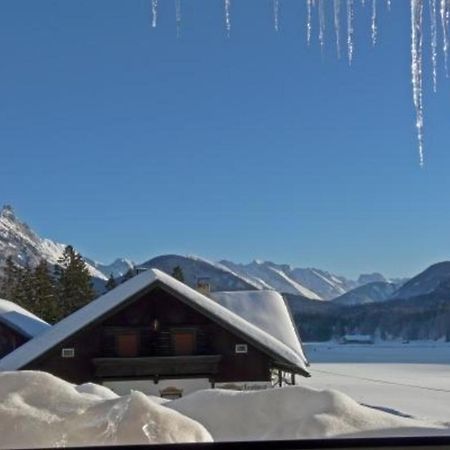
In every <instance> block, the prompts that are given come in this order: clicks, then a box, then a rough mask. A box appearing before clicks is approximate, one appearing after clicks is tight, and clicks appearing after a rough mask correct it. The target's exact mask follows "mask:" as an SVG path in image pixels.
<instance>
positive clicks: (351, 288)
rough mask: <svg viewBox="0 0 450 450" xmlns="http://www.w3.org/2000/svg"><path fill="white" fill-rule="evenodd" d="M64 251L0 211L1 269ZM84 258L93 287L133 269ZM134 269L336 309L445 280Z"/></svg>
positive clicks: (217, 267)
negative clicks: (325, 304) (316, 302)
mask: <svg viewBox="0 0 450 450" xmlns="http://www.w3.org/2000/svg"><path fill="white" fill-rule="evenodd" d="M64 248H65V244H62V243H58V242H54V241H52V240H51V239H45V238H42V237H40V236H39V235H38V234H37V233H36V232H34V231H33V230H32V228H31V227H29V226H28V225H27V224H26V223H25V222H23V221H22V220H21V219H20V218H19V217H17V215H16V214H15V213H14V210H13V208H12V207H10V206H5V207H3V208H2V209H1V210H0V268H1V267H2V266H3V265H4V263H5V261H6V258H7V257H8V256H11V257H12V258H13V259H14V261H15V262H16V263H17V264H19V265H21V266H24V265H26V264H29V265H31V266H33V265H36V264H37V263H38V262H39V260H41V259H45V260H46V261H48V263H49V264H57V262H58V259H59V258H60V257H61V255H62V252H63V250H64ZM75 248H76V246H75ZM84 256H85V260H86V263H87V265H88V268H89V271H90V273H91V275H92V276H93V277H94V279H95V280H96V286H101V285H102V284H101V283H104V282H105V281H106V280H107V279H108V278H109V276H110V275H111V274H112V275H113V276H114V277H116V278H120V277H122V276H123V275H124V274H125V273H126V272H127V271H128V270H130V269H131V268H133V267H135V266H136V264H134V263H133V262H132V261H130V260H128V259H125V258H118V259H116V260H115V261H114V262H113V263H111V264H103V263H99V262H95V261H93V260H92V259H90V258H89V257H88V256H86V255H84ZM137 266H139V267H147V268H148V267H156V268H159V269H161V270H163V271H165V272H167V273H172V271H173V269H174V267H176V266H180V267H181V268H182V270H183V274H184V277H185V281H186V283H187V284H189V285H191V286H194V287H195V286H196V284H197V281H198V279H199V278H208V279H209V282H210V284H211V287H212V289H213V290H243V289H273V290H276V291H278V292H281V293H283V294H290V295H294V296H300V297H302V298H306V299H311V300H319V301H320V300H322V301H323V300H332V299H333V300H334V302H336V303H337V304H340V305H358V304H367V303H373V302H382V301H386V300H389V299H400V298H409V297H413V296H418V295H424V294H427V293H430V292H432V291H433V290H435V289H436V288H437V287H438V286H439V284H440V283H441V282H442V281H445V280H447V279H450V262H441V263H438V264H435V265H433V266H431V267H429V268H428V269H426V270H425V271H424V272H422V273H421V274H419V275H417V276H415V277H413V278H412V279H411V280H409V281H407V280H390V279H386V278H385V277H384V276H383V275H382V274H380V273H373V274H362V275H360V276H359V277H358V279H356V280H351V279H348V278H346V277H343V276H340V275H336V274H333V273H330V272H327V271H324V270H321V269H316V268H297V267H292V266H289V265H286V264H276V263H273V262H270V261H252V262H250V263H248V264H240V263H236V262H233V261H227V260H222V261H220V262H212V261H208V260H205V259H203V258H200V257H196V256H181V255H160V256H157V257H155V258H152V259H149V260H148V261H146V262H144V263H141V264H138V265H137Z"/></svg>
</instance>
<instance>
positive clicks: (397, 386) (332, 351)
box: [301, 342, 450, 426]
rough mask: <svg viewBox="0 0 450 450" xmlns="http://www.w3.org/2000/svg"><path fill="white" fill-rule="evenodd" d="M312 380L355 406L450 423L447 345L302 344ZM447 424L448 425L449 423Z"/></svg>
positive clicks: (449, 350)
mask: <svg viewBox="0 0 450 450" xmlns="http://www.w3.org/2000/svg"><path fill="white" fill-rule="evenodd" d="M305 347H306V353H307V357H308V358H309V360H310V362H311V368H310V369H311V373H312V377H311V378H310V379H308V380H302V381H301V384H302V385H305V386H309V387H315V388H320V389H337V390H339V391H341V392H344V393H346V394H347V395H349V396H351V397H352V398H354V399H355V400H357V401H358V402H360V403H362V404H365V405H371V406H374V407H379V408H384V409H385V410H394V411H397V412H399V413H401V414H404V415H406V416H414V417H416V418H423V419H429V420H433V421H439V422H441V423H447V424H450V344H449V343H439V342H437V343H430V342H416V343H408V344H402V343H382V344H376V345H339V344H329V343H326V344H306V345H305ZM449 426H450V425H449Z"/></svg>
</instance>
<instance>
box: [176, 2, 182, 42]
mask: <svg viewBox="0 0 450 450" xmlns="http://www.w3.org/2000/svg"><path fill="white" fill-rule="evenodd" d="M175 20H176V22H177V38H179V37H180V36H181V0H175Z"/></svg>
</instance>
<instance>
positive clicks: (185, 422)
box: [0, 372, 449, 448]
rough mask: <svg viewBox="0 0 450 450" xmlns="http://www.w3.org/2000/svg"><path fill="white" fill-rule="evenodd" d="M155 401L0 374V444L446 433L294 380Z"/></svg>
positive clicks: (45, 377)
mask: <svg viewBox="0 0 450 450" xmlns="http://www.w3.org/2000/svg"><path fill="white" fill-rule="evenodd" d="M160 403H161V402H160V399H155V398H152V397H147V396H145V395H144V394H142V393H140V392H135V391H134V392H132V393H131V394H130V395H127V396H123V397H119V396H118V395H116V394H115V393H114V392H112V391H111V390H109V389H107V388H105V387H103V386H98V385H95V384H91V383H88V384H83V385H81V386H74V385H72V384H69V383H67V382H65V381H62V380H60V379H59V378H56V377H54V376H52V375H49V374H46V373H43V372H4V373H0V436H1V439H0V447H1V448H19V447H20V448H33V447H34V448H42V447H55V446H59V447H63V446H83V445H114V444H117V445H119V444H148V443H172V442H209V441H211V440H212V439H213V438H214V440H217V441H223V440H249V439H251V440H259V439H299V438H315V437H320V438H322V437H331V436H342V435H355V436H374V435H382V436H387V435H391V436H392V435H411V434H416V435H417V434H426V435H429V434H435V433H448V432H449V430H448V428H447V429H446V428H444V427H443V426H440V425H437V424H433V423H426V422H419V421H417V420H413V419H407V418H402V417H398V416H394V415H391V414H387V413H385V412H382V411H377V410H374V409H370V408H367V407H364V406H361V405H359V404H358V403H356V402H355V401H354V400H352V399H351V398H349V397H347V396H346V395H344V394H341V393H339V392H335V391H318V390H313V389H308V388H303V387H300V386H297V387H288V388H282V389H269V390H265V391H253V392H237V391H225V390H206V391H199V392H196V393H194V394H191V395H189V396H187V397H184V398H182V399H179V400H174V401H171V402H169V401H168V402H164V403H163V404H160ZM207 430H208V431H207Z"/></svg>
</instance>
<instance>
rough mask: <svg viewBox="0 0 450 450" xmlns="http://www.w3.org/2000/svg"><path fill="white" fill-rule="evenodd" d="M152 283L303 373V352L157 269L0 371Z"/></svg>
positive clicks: (18, 353)
mask: <svg viewBox="0 0 450 450" xmlns="http://www.w3.org/2000/svg"><path fill="white" fill-rule="evenodd" d="M156 282H159V283H161V284H162V285H164V286H166V287H168V288H170V289H172V290H174V291H176V292H178V293H179V294H180V298H181V299H185V300H186V301H188V302H190V303H191V304H193V305H195V306H196V307H197V308H199V309H201V310H203V311H205V312H207V313H209V314H210V315H212V316H213V317H215V318H218V319H220V321H222V322H223V323H225V324H226V325H227V326H228V327H229V329H230V330H233V331H234V332H236V333H238V334H243V335H245V336H246V337H247V338H248V340H249V341H250V342H253V343H254V344H255V345H257V346H259V347H260V348H262V349H264V350H265V351H267V352H269V353H271V354H272V355H273V356H274V357H276V358H278V359H279V360H280V361H281V362H284V363H288V364H290V365H293V366H295V367H296V368H298V369H299V370H301V371H304V372H307V369H306V366H307V361H306V359H305V357H304V355H303V352H301V353H299V352H297V351H295V350H293V349H292V348H291V347H289V346H288V345H286V344H285V343H283V342H281V341H280V340H278V339H277V338H276V337H274V336H271V335H270V334H268V333H267V332H265V331H263V330H262V329H261V328H259V327H257V326H255V325H253V324H252V323H250V322H248V321H247V320H245V319H244V318H242V317H240V316H238V315H237V314H235V313H234V312H232V311H230V310H229V309H226V308H224V307H223V306H221V305H220V304H218V303H217V302H215V301H214V300H212V299H210V298H208V297H205V296H204V295H202V294H200V293H199V292H197V291H195V290H194V289H192V288H190V287H189V286H187V285H185V284H184V283H181V282H179V281H178V280H176V279H174V278H173V277H171V276H169V275H167V274H165V273H163V272H161V271H160V270H157V269H149V270H147V271H145V272H142V273H141V274H139V275H137V276H135V277H134V278H132V279H130V280H128V281H127V282H125V283H123V284H121V285H119V286H118V287H117V288H116V289H113V290H112V291H110V292H108V293H106V294H105V295H103V296H101V297H99V298H98V299H96V300H94V301H93V302H91V303H89V304H87V305H86V306H84V307H83V308H81V309H79V310H78V311H76V312H75V313H73V314H71V315H70V316H68V317H66V318H65V319H63V320H61V321H60V322H58V323H57V324H56V325H54V326H53V327H51V328H50V329H49V330H48V331H46V332H45V333H43V334H41V335H39V336H37V337H36V338H34V339H32V340H31V341H28V342H27V343H26V344H24V345H22V346H21V347H19V348H18V349H17V350H15V351H14V352H12V353H10V354H9V355H6V356H5V357H4V358H3V359H2V360H0V371H10V370H17V369H20V368H22V367H24V366H25V365H26V364H27V363H29V362H31V361H33V360H34V359H36V358H37V357H38V356H40V355H42V354H43V353H45V352H46V351H47V350H49V349H51V348H52V347H54V346H55V345H57V344H59V343H61V342H63V341H64V340H65V339H67V338H69V337H70V336H72V335H73V334H74V333H75V332H77V331H78V330H80V329H81V328H83V327H85V326H86V325H88V324H90V323H92V322H94V321H95V320H96V319H98V318H99V317H101V316H102V315H104V314H105V313H106V312H108V311H109V310H111V309H113V308H115V307H116V306H119V305H120V304H121V303H123V302H124V301H126V300H127V299H128V298H130V297H131V296H133V295H135V294H137V293H139V292H141V291H143V290H144V289H147V288H149V287H150V286H151V285H152V284H153V283H156Z"/></svg>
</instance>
